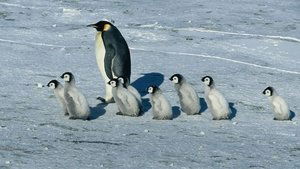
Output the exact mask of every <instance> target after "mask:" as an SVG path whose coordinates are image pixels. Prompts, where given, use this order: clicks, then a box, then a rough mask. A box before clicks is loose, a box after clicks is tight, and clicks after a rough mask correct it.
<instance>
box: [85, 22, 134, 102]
mask: <svg viewBox="0 0 300 169" xmlns="http://www.w3.org/2000/svg"><path fill="white" fill-rule="evenodd" d="M88 27H93V28H95V29H96V30H97V33H96V38H95V39H96V40H95V52H96V59H97V64H98V67H99V70H100V72H101V75H102V77H103V80H104V81H105V85H106V90H105V92H106V94H105V97H104V98H102V97H99V98H98V99H99V100H101V101H102V102H104V103H111V102H113V95H112V87H111V86H110V85H108V84H107V83H108V82H109V81H110V79H113V78H117V77H120V76H122V77H124V78H127V79H128V81H129V82H130V74H131V61H130V52H129V48H128V45H127V43H126V41H125V39H124V37H123V36H122V34H121V32H120V31H119V30H118V29H117V27H115V26H114V25H113V24H111V23H110V22H107V21H99V22H97V23H95V24H91V25H88Z"/></svg>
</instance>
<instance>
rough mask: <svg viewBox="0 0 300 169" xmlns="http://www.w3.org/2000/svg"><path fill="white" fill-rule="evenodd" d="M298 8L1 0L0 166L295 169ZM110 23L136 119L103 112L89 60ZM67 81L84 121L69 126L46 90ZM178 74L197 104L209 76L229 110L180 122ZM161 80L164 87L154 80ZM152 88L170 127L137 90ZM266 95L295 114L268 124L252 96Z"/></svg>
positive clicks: (298, 154)
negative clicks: (135, 102) (86, 106)
mask: <svg viewBox="0 0 300 169" xmlns="http://www.w3.org/2000/svg"><path fill="white" fill-rule="evenodd" d="M299 9H300V1H298V0H284V1H283V0H266V1H259V0H253V1H250V0H248V1H246V0H222V1H221V0H203V1H198V0H194V1H191V0H180V1H179V0H174V1H173V0H164V1H163V0H161V1H159V0H155V1H145V2H143V3H142V2H140V1H125V0H119V1H108V0H107V1H92V0H60V1H56V0H35V1H29V0H27V1H21V0H19V1H18V0H0V20H1V23H0V26H1V29H0V44H1V45H0V51H1V56H0V57H1V61H0V63H1V67H0V80H1V83H0V168H1V169H2V168H25V169H27V168H28V169H31V168H60V169H61V168H66V169H69V168H182V169H183V168H272V169H274V168H278V169H279V168H300V161H299V159H300V130H299V120H300V118H299V116H298V114H299V111H300V95H299V94H300V92H299V84H300V66H299V65H300V58H299V50H300V30H299V29H300V11H299ZM103 19H106V20H109V21H114V22H115V25H116V26H117V27H118V28H119V29H120V31H121V32H122V33H123V35H124V37H125V39H126V40H127V42H128V44H129V46H130V48H131V54H132V69H133V70H132V79H133V85H134V86H135V87H137V88H138V90H139V91H140V92H141V94H142V96H143V97H144V101H143V103H144V106H145V108H144V109H145V111H146V112H145V113H144V114H143V116H141V117H138V118H130V117H120V116H116V115H115V113H116V111H117V108H116V105H115V104H111V105H108V106H105V105H102V104H100V102H99V101H98V100H96V98H97V97H98V96H102V95H103V94H104V90H103V89H104V84H103V82H102V79H101V77H100V73H99V70H98V68H97V65H96V60H95V54H94V34H95V30H92V29H90V28H87V27H85V25H87V24H90V23H95V22H97V21H99V20H103ZM65 71H72V72H73V73H74V74H75V76H76V79H77V82H78V83H77V86H78V87H79V88H80V89H81V90H82V92H83V93H84V94H85V95H86V96H87V98H88V101H89V103H90V105H91V107H92V111H93V118H94V120H91V121H80V120H76V121H73V120H68V119H67V118H66V117H64V116H63V113H62V112H61V108H60V107H59V105H58V103H57V101H56V100H55V98H54V95H53V93H52V91H51V90H49V89H48V88H46V87H44V85H45V84H46V83H47V82H48V81H50V80H52V79H58V78H59V75H61V74H62V73H63V72H65ZM173 73H181V74H183V75H184V76H185V77H186V78H187V79H188V81H189V82H191V83H192V84H193V85H194V86H195V88H196V89H197V91H198V92H199V96H200V97H201V98H203V87H202V84H201V82H200V79H201V77H202V76H204V75H211V76H212V77H214V79H215V81H216V85H217V87H218V89H219V90H220V91H221V92H222V93H224V95H225V96H226V98H227V100H228V101H229V102H230V103H231V104H232V105H233V107H234V109H235V110H236V117H235V118H233V119H232V120H231V121H212V120H211V115H210V113H209V111H208V110H207V109H206V110H205V106H204V105H205V104H204V102H203V99H201V103H202V105H203V110H205V111H204V112H203V113H202V115H200V116H187V115H185V114H184V113H180V111H179V107H178V105H179V102H178V98H177V96H176V93H175V91H174V88H173V85H172V83H171V82H170V81H168V78H169V77H170V76H171V75H172V74H173ZM163 81H164V82H163ZM150 83H156V84H158V85H160V87H161V88H162V89H163V91H164V92H165V94H166V96H167V97H168V99H169V100H170V102H171V104H172V105H173V111H174V113H175V115H176V118H175V119H174V120H172V121H154V120H152V114H151V109H150V107H149V102H148V96H147V95H146V94H145V92H144V90H145V88H146V86H147V85H149V84H150ZM268 85H271V86H273V87H275V88H276V89H277V91H278V93H279V94H281V96H282V97H283V98H285V99H286V101H287V102H288V103H289V105H290V107H291V110H292V111H294V112H295V113H296V117H295V118H294V119H293V121H286V122H279V121H273V120H272V119H273V115H272V111H271V109H270V106H269V103H268V100H267V98H265V97H264V96H263V95H262V94H261V92H262V90H263V89H264V88H265V87H267V86H268Z"/></svg>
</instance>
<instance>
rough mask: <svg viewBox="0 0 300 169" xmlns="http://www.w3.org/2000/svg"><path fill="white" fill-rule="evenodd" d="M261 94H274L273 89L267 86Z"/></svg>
mask: <svg viewBox="0 0 300 169" xmlns="http://www.w3.org/2000/svg"><path fill="white" fill-rule="evenodd" d="M262 93H263V94H264V95H266V96H272V95H273V93H274V88H273V87H271V86H269V87H267V88H266V89H265V90H264V91H263V92H262Z"/></svg>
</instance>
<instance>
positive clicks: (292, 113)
mask: <svg viewBox="0 0 300 169" xmlns="http://www.w3.org/2000/svg"><path fill="white" fill-rule="evenodd" d="M295 116H296V113H295V112H294V111H292V110H290V120H293V118H295Z"/></svg>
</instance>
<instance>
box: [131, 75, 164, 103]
mask: <svg viewBox="0 0 300 169" xmlns="http://www.w3.org/2000/svg"><path fill="white" fill-rule="evenodd" d="M141 75H143V76H142V77H140V78H138V79H136V80H135V81H134V82H132V83H131V85H132V86H133V87H135V88H136V89H137V90H138V91H139V92H140V94H141V96H142V97H143V96H145V95H147V91H146V89H147V88H148V87H149V86H150V85H156V86H158V87H159V86H160V85H161V84H162V83H163V82H164V75H163V74H161V73H157V72H152V73H142V74H141Z"/></svg>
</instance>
